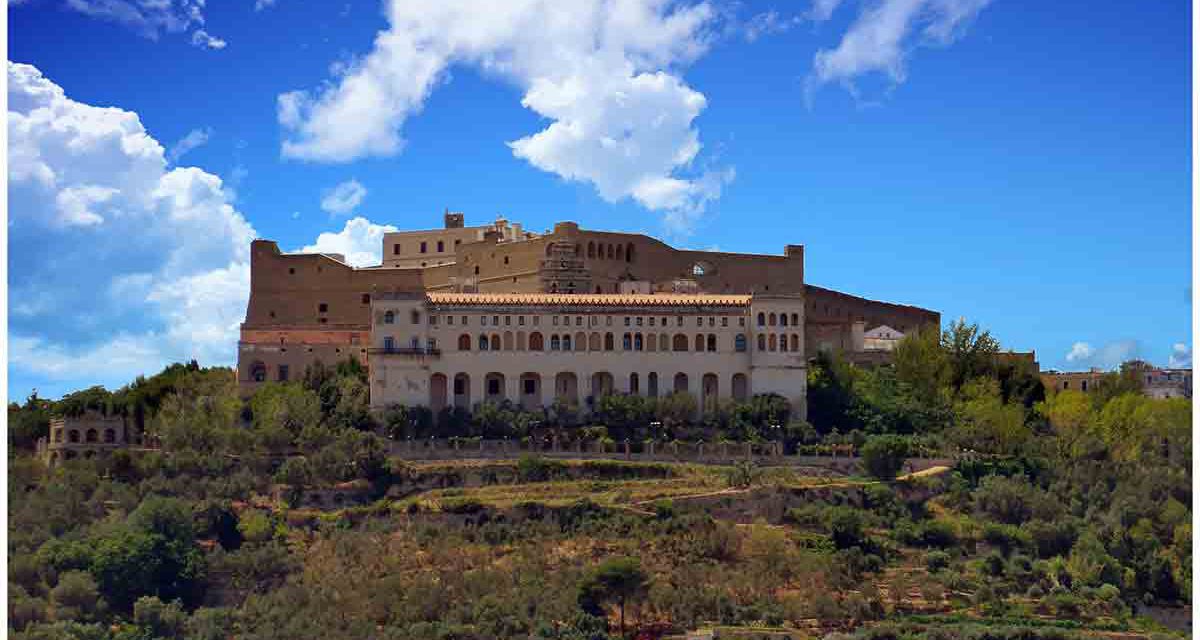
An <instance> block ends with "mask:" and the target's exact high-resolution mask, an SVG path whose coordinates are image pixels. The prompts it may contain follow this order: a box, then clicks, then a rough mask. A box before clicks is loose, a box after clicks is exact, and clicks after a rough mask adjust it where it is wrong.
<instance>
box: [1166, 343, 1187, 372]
mask: <svg viewBox="0 0 1200 640" xmlns="http://www.w3.org/2000/svg"><path fill="white" fill-rule="evenodd" d="M1167 364H1168V366H1170V367H1172V368H1175V369H1190V368H1191V367H1192V347H1191V346H1189V345H1188V344H1187V343H1185V342H1176V343H1175V344H1174V345H1172V346H1171V357H1170V358H1169V359H1168V361H1167Z"/></svg>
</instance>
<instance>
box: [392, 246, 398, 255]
mask: <svg viewBox="0 0 1200 640" xmlns="http://www.w3.org/2000/svg"><path fill="white" fill-rule="evenodd" d="M392 255H394V256H398V255H400V245H398V244H394V245H392Z"/></svg>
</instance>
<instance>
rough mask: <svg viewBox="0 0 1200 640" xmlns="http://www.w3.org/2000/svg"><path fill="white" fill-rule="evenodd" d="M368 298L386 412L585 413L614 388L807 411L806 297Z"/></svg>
mask: <svg viewBox="0 0 1200 640" xmlns="http://www.w3.org/2000/svg"><path fill="white" fill-rule="evenodd" d="M371 304H372V314H371V315H372V327H371V335H372V340H373V344H372V349H371V350H370V356H369V357H370V370H371V403H372V406H373V407H375V408H377V409H382V408H384V407H387V406H390V405H393V404H403V405H408V406H412V405H423V406H428V407H430V408H431V409H433V410H434V411H437V410H440V409H441V408H442V407H446V406H460V407H463V408H467V409H470V408H472V407H474V406H475V405H476V404H478V403H480V402H484V401H490V402H500V401H503V400H509V401H510V402H512V403H514V404H519V405H521V406H523V407H526V408H529V409H533V408H538V407H543V406H549V405H552V404H553V403H554V402H555V400H556V399H559V398H561V399H562V400H564V401H566V402H570V403H574V404H577V405H579V406H581V407H584V408H586V407H587V406H588V404H589V402H588V401H589V399H594V398H596V397H599V396H601V395H605V394H608V393H625V394H638V395H648V396H664V395H668V394H670V393H672V392H674V391H686V392H688V393H690V394H692V395H693V396H694V397H695V398H696V400H697V403H698V405H699V406H700V407H707V406H711V405H712V403H713V402H716V401H725V400H730V399H745V398H749V397H750V396H751V395H754V394H759V393H778V394H780V395H782V396H784V397H785V398H787V399H788V400H789V401H790V402H791V403H792V406H793V410H794V411H795V412H796V414H797V415H800V416H803V414H804V406H805V393H806V382H807V365H806V361H805V358H804V354H803V345H804V300H803V297H802V296H764V295H755V296H749V295H739V296H731V295H679V294H596V295H591V294H582V295H571V294H439V293H429V294H415V295H414V294H395V295H384V296H376V297H375V298H374V299H373V300H372V303H371ZM760 320H761V323H762V324H761V326H760V324H759V321H760ZM739 336H740V337H739ZM664 343H665V344H664ZM760 345H761V346H762V348H761V349H760V348H758V347H759V346H760ZM664 346H665V347H666V348H665V349H664Z"/></svg>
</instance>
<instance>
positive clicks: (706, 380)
mask: <svg viewBox="0 0 1200 640" xmlns="http://www.w3.org/2000/svg"><path fill="white" fill-rule="evenodd" d="M719 389H720V385H719V383H718V382H717V374H715V373H706V374H704V377H703V378H701V379H700V406H701V407H703V409H704V411H712V410H713V409H716V408H717V397H718V393H719Z"/></svg>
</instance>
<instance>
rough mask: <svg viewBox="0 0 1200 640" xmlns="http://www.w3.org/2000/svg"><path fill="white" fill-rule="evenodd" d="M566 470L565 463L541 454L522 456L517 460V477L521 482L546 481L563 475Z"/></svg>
mask: <svg viewBox="0 0 1200 640" xmlns="http://www.w3.org/2000/svg"><path fill="white" fill-rule="evenodd" d="M566 472H567V465H566V464H565V463H563V462H560V461H558V460H548V459H546V458H542V457H540V456H521V459H520V461H518V462H517V478H518V479H519V480H520V481H521V482H546V481H548V480H550V479H551V478H556V477H560V476H563V475H565V474H566Z"/></svg>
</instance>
